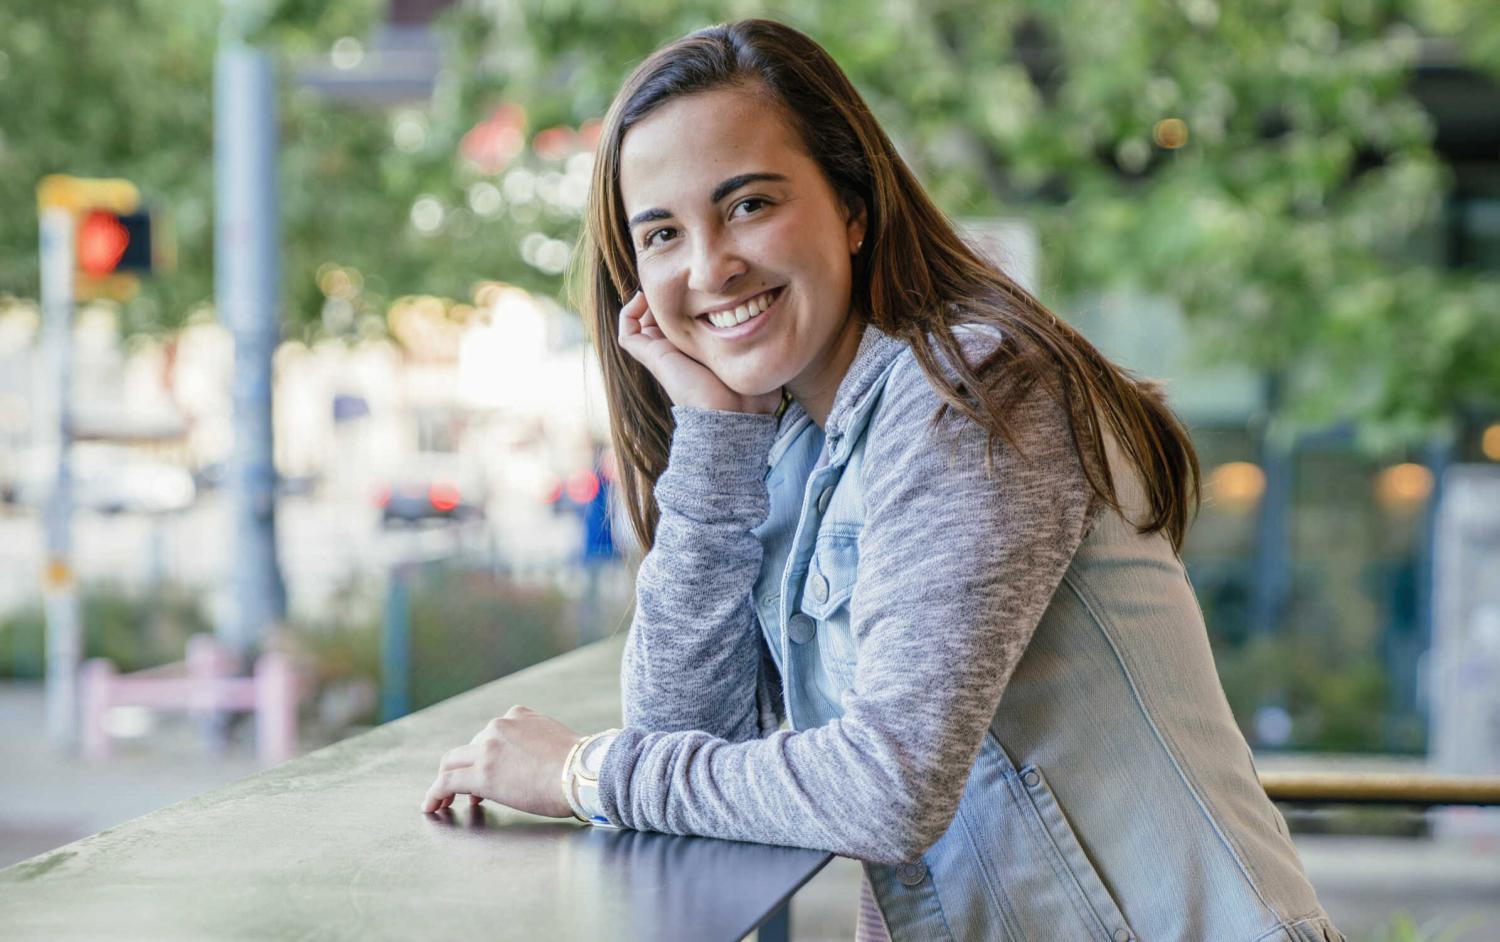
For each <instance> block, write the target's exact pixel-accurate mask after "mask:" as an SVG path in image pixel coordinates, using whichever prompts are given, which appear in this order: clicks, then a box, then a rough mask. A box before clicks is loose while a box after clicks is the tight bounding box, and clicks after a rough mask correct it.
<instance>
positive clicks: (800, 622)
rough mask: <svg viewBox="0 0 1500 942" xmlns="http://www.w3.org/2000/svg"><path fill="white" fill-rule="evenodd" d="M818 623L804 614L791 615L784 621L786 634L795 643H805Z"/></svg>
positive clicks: (810, 638)
mask: <svg viewBox="0 0 1500 942" xmlns="http://www.w3.org/2000/svg"><path fill="white" fill-rule="evenodd" d="M817 630H818V624H817V622H815V621H813V620H812V619H811V618H809V617H808V616H806V615H802V614H797V615H793V616H792V617H791V619H790V620H789V621H788V622H787V623H786V634H787V637H788V638H791V639H792V640H793V641H795V642H796V643H797V644H806V643H807V642H809V641H811V640H812V639H813V635H814V634H816V633H817Z"/></svg>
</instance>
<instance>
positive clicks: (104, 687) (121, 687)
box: [80, 634, 301, 765]
mask: <svg viewBox="0 0 1500 942" xmlns="http://www.w3.org/2000/svg"><path fill="white" fill-rule="evenodd" d="M237 667H238V658H237V657H235V655H234V654H233V653H232V652H230V651H228V650H227V649H225V648H223V647H221V646H220V645H219V643H218V642H217V641H215V640H214V639H213V637H211V636H210V635H203V634H200V635H194V636H193V637H191V638H189V639H188V645H187V660H186V661H184V662H178V663H175V664H165V665H163V666H161V667H153V668H151V669H149V670H143V671H137V672H136V673H133V674H121V673H120V672H119V671H117V670H116V669H115V665H114V664H113V663H112V662H111V661H109V660H108V659H105V658H93V659H91V660H90V661H88V662H87V663H86V664H84V665H83V684H82V686H83V689H82V691H81V692H80V693H81V699H82V703H81V709H82V723H83V736H82V740H83V754H84V755H85V756H86V757H88V758H90V759H103V758H105V757H107V756H108V755H109V750H110V737H109V732H108V730H107V729H106V728H105V723H104V717H105V715H106V714H107V713H108V712H109V711H110V709H112V708H114V707H118V706H136V707H147V708H149V709H153V710H185V711H188V712H190V713H197V714H202V713H211V712H218V711H232V712H241V713H254V714H255V744H256V753H257V755H258V756H259V757H260V761H261V762H263V763H265V764H267V765H275V764H276V763H278V762H285V761H286V760H287V759H290V758H292V756H294V755H295V754H296V752H297V701H298V699H299V696H300V690H299V688H300V686H301V684H300V681H299V679H298V676H297V670H296V667H295V666H294V665H293V663H292V659H291V657H290V656H289V655H287V654H285V653H282V652H280V651H267V652H266V653H265V654H262V655H261V656H260V657H259V658H258V659H257V660H256V662H255V671H254V673H253V674H252V675H251V676H249V677H238V676H236V673H237Z"/></svg>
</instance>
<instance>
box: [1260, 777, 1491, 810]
mask: <svg viewBox="0 0 1500 942" xmlns="http://www.w3.org/2000/svg"><path fill="white" fill-rule="evenodd" d="M1260 783H1261V785H1262V786H1264V788H1265V790H1266V794H1267V795H1268V796H1270V798H1271V800H1272V801H1284V802H1297V803H1315V804H1350V805H1416V806H1420V807H1428V808H1430V807H1435V806H1440V805H1495V806H1500V778H1487V777H1478V776H1468V775H1433V774H1428V773H1416V772H1392V773H1380V772H1291V771H1287V772H1261V773H1260Z"/></svg>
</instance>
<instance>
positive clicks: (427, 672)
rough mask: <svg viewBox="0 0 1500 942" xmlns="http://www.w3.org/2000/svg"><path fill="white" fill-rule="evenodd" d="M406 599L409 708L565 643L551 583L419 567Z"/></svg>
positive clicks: (563, 609) (565, 623)
mask: <svg viewBox="0 0 1500 942" xmlns="http://www.w3.org/2000/svg"><path fill="white" fill-rule="evenodd" d="M409 606H410V607H409V612H410V619H411V621H410V624H411V686H410V693H411V707H412V709H413V710H420V709H422V708H423V707H425V706H430V705H431V704H434V703H437V702H438V701H440V700H445V699H447V698H448V697H451V696H453V695H455V694H458V693H462V692H463V691H465V690H470V689H472V688H474V687H477V686H479V685H480V684H483V683H488V682H489V681H491V680H494V679H496V678H497V677H503V676H505V675H506V674H510V673H514V672H515V671H518V670H520V669H522V668H523V667H530V666H531V665H532V664H537V663H540V662H541V661H544V660H546V659H548V658H550V657H555V656H557V655H559V654H561V653H563V652H564V651H566V650H568V649H569V648H570V647H572V638H571V635H570V632H571V627H572V626H571V622H570V620H569V614H570V612H571V608H570V605H569V601H568V600H567V599H566V598H565V597H564V596H563V595H562V594H561V593H560V592H558V591H556V590H555V589H551V588H545V587H536V586H525V585H520V584H517V583H515V582H513V581H511V580H510V579H508V578H505V577H498V576H495V575H492V574H490V573H487V572H483V571H479V572H462V571H453V570H446V569H439V570H426V571H424V572H423V573H422V574H421V575H420V576H418V577H417V578H416V579H415V581H414V585H413V587H412V592H411V594H410V596H409Z"/></svg>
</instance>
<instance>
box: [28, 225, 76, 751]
mask: <svg viewBox="0 0 1500 942" xmlns="http://www.w3.org/2000/svg"><path fill="white" fill-rule="evenodd" d="M39 210H40V217H41V263H42V273H41V274H42V316H43V331H44V333H43V348H44V350H45V356H46V375H47V383H48V389H47V395H46V396H44V397H42V402H41V406H42V414H41V415H40V416H38V419H39V428H40V430H41V436H40V438H41V442H42V448H43V449H44V450H45V452H46V453H47V455H48V463H49V465H50V466H52V467H55V468H56V469H57V474H56V477H55V478H54V481H53V487H52V493H51V495H50V497H49V499H48V501H47V510H46V524H45V527H46V535H47V567H46V570H45V573H44V576H43V580H44V581H43V586H42V598H43V608H44V614H45V618H46V622H47V692H46V704H47V736H48V738H50V739H51V740H52V742H53V743H55V744H56V745H59V746H63V747H67V748H71V747H72V746H73V745H75V744H76V743H77V740H78V664H79V661H80V660H81V658H82V653H83V631H82V628H81V626H80V624H79V615H78V593H77V586H76V585H75V581H74V578H73V567H72V552H73V470H72V464H71V461H70V453H71V451H72V449H71V448H70V445H71V437H72V388H73V228H74V223H73V212H72V211H71V210H70V209H65V208H60V207H57V206H48V205H46V204H45V203H44V204H43V205H42V206H40V207H39Z"/></svg>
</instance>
